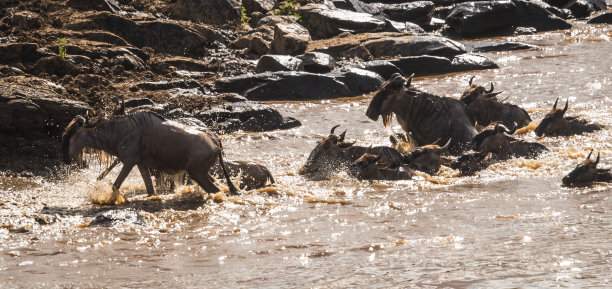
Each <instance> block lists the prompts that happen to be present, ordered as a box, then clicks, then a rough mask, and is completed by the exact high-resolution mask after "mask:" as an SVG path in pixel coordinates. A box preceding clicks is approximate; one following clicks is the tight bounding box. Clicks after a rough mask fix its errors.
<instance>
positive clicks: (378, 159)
mask: <svg viewBox="0 0 612 289" xmlns="http://www.w3.org/2000/svg"><path fill="white" fill-rule="evenodd" d="M380 158H382V154H378V155H377V156H376V157H374V159H373V161H374V162H377V161H380Z"/></svg>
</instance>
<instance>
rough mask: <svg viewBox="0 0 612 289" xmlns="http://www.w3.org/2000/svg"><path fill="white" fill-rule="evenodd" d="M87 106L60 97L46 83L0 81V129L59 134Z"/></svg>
mask: <svg viewBox="0 0 612 289" xmlns="http://www.w3.org/2000/svg"><path fill="white" fill-rule="evenodd" d="M45 82H46V81H45ZM87 110H89V106H88V105H87V104H86V103H83V102H79V101H73V100H66V99H60V98H59V95H58V94H56V93H55V92H53V91H52V90H51V89H50V87H49V84H47V87H44V86H41V87H32V86H25V85H18V84H15V85H5V84H0V111H2V113H0V132H4V133H12V134H19V135H23V136H26V137H32V136H40V135H49V134H50V135H59V133H60V132H61V131H62V130H63V129H64V128H65V127H66V126H67V125H68V123H69V122H70V121H71V120H72V118H73V117H74V116H75V115H77V114H84V113H85V112H86V111H87Z"/></svg>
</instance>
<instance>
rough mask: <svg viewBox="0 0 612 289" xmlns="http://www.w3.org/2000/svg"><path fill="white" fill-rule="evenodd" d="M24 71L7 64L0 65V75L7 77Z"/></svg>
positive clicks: (22, 73)
mask: <svg viewBox="0 0 612 289" xmlns="http://www.w3.org/2000/svg"><path fill="white" fill-rule="evenodd" d="M24 74H25V72H23V70H21V69H19V68H17V67H12V66H8V65H0V76H2V77H8V76H16V75H24Z"/></svg>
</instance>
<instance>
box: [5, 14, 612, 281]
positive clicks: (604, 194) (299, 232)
mask: <svg viewBox="0 0 612 289" xmlns="http://www.w3.org/2000/svg"><path fill="white" fill-rule="evenodd" d="M574 24H575V27H574V28H573V29H571V30H568V31H561V32H548V33H542V34H537V35H529V36H517V37H505V38H497V39H493V40H499V39H506V40H512V41H521V42H525V43H529V44H534V45H537V46H539V49H533V50H525V51H508V52H491V53H485V55H487V56H488V57H490V58H491V59H493V60H494V61H496V62H497V63H498V65H499V66H500V68H499V69H494V70H484V71H476V72H468V73H458V74H447V75H442V76H432V77H419V78H415V79H414V80H413V82H412V83H413V85H414V86H416V87H418V88H420V89H423V90H426V91H428V92H431V93H435V94H439V95H446V96H452V97H458V96H459V95H460V93H461V92H462V91H463V90H464V89H465V88H466V87H467V82H468V79H469V77H470V75H475V76H476V77H475V79H474V81H475V82H476V83H478V84H486V83H488V82H489V81H493V82H494V83H495V86H496V89H498V90H503V91H504V93H502V94H501V95H500V98H506V97H507V98H508V101H509V102H511V103H515V104H519V105H521V106H522V107H523V108H525V109H527V110H528V111H529V113H530V115H531V117H532V119H534V121H535V122H538V121H539V120H540V119H542V117H543V115H544V114H545V113H546V112H547V111H548V110H550V108H551V107H552V104H553V102H554V101H555V99H556V98H557V97H560V102H565V100H566V99H569V103H570V109H569V110H568V113H567V115H574V116H582V117H585V118H588V119H592V120H597V121H598V122H600V123H602V124H604V125H605V126H606V127H607V128H606V129H605V130H603V131H598V132H596V133H590V134H584V135H580V136H572V137H552V138H551V137H546V138H537V137H536V136H535V134H533V132H529V133H527V134H524V135H521V138H523V139H526V140H529V141H538V142H540V143H542V144H544V145H546V146H547V147H548V148H549V149H550V150H551V151H550V152H549V153H546V154H544V155H543V156H541V157H540V158H538V159H536V160H525V159H511V160H509V161H505V162H501V163H498V164H495V165H493V166H491V167H489V168H488V169H486V170H484V171H482V172H480V173H478V174H476V175H474V176H469V177H464V176H460V175H459V173H458V172H457V171H454V170H452V169H449V168H443V169H442V171H441V172H440V173H439V175H436V176H428V175H426V174H423V173H418V174H417V176H416V177H415V178H414V179H413V180H409V181H374V182H370V181H357V180H356V179H353V178H350V177H348V176H346V175H338V176H334V177H333V178H331V179H330V180H324V181H313V180H309V179H307V178H304V177H303V176H301V175H298V174H297V171H298V169H299V168H300V166H301V165H302V164H303V163H304V162H305V160H306V158H307V156H308V153H309V152H310V150H311V149H312V148H313V147H314V146H315V144H316V142H317V141H318V140H320V139H321V138H323V137H325V136H326V135H327V134H328V133H329V130H330V128H331V127H332V126H334V125H336V124H339V125H340V126H341V127H340V130H341V131H342V130H344V129H347V130H348V132H347V139H349V140H356V141H357V143H358V144H360V145H364V146H368V145H370V144H373V145H378V144H383V145H385V144H386V145H388V144H389V141H388V136H389V134H390V133H391V130H393V131H395V132H399V131H401V128H400V127H399V126H398V125H397V123H396V122H394V125H393V126H392V128H391V130H389V129H384V128H383V126H382V122H381V121H380V120H379V122H373V121H370V120H369V119H368V118H367V117H365V109H366V108H367V105H368V103H369V100H370V98H371V95H370V96H363V97H358V98H353V99H338V100H326V101H316V102H282V103H274V102H273V103H270V104H271V105H273V106H274V107H275V108H277V109H279V110H280V111H281V112H282V113H283V114H284V115H290V116H293V117H295V118H297V119H299V120H300V121H302V123H303V126H301V127H299V128H295V129H291V130H286V131H273V132H266V133H245V132H238V133H233V134H231V135H227V136H223V138H222V140H223V144H224V147H225V152H226V159H230V160H250V161H255V162H258V163H261V164H264V165H265V166H267V167H268V168H269V169H270V171H271V172H272V174H273V175H274V177H275V178H276V181H277V184H276V185H275V186H274V187H273V188H268V189H264V190H259V191H248V192H244V194H243V195H242V196H237V197H230V196H225V195H224V194H223V193H219V194H217V195H214V196H204V197H202V196H203V195H202V193H201V192H200V191H199V190H198V189H197V188H195V187H189V186H187V187H180V188H178V189H177V190H176V191H175V192H174V193H172V192H162V194H160V196H159V197H156V198H147V197H146V193H145V189H144V184H143V183H142V180H141V179H140V176H139V174H138V172H137V170H134V171H133V172H132V174H131V175H130V177H129V178H128V179H127V180H126V182H125V183H124V185H123V187H122V192H123V193H124V194H125V195H126V196H127V197H128V198H129V199H130V200H131V202H130V203H129V204H128V205H127V207H128V208H132V209H134V210H135V211H138V212H139V214H140V215H141V216H142V220H141V222H138V224H134V223H126V224H117V225H115V226H111V227H102V226H98V227H88V226H87V224H88V223H89V222H91V221H92V220H93V218H94V216H95V215H96V213H98V212H101V211H104V210H107V209H109V208H108V207H100V206H97V205H93V204H92V201H91V199H92V196H95V195H98V194H103V193H105V192H108V191H109V190H110V181H111V180H114V178H115V177H116V175H117V174H118V170H117V169H115V170H114V171H113V172H112V173H111V175H110V176H109V177H107V179H105V180H103V181H95V178H96V176H97V175H98V174H99V173H100V172H101V170H102V167H101V166H98V165H92V166H90V167H89V168H87V169H84V170H75V171H73V172H72V173H71V175H70V176H69V177H68V178H66V179H63V180H60V181H51V180H46V179H42V178H27V179H22V178H17V179H15V178H0V225H1V226H0V280H2V282H0V287H6V288H24V287H27V288H41V287H44V288H49V287H62V288H66V287H68V288H72V287H79V288H87V287H97V288H99V287H105V288H116V287H130V288H141V287H169V286H174V287H177V288H189V287H198V288H202V287H204V288H254V287H257V288H305V287H313V288H410V287H419V288H422V287H425V288H446V287H450V288H482V287H488V288H525V287H532V288H534V287H557V286H558V287H572V288H575V287H589V288H593V287H609V286H612V282H611V280H610V279H612V277H611V276H612V275H611V274H610V272H612V238H610V237H611V236H612V213H611V212H610V211H608V208H610V207H612V198H611V191H612V185H606V184H596V185H593V186H589V187H585V188H566V187H562V186H561V178H562V177H563V176H564V175H565V174H567V173H568V172H569V171H571V170H572V169H573V168H574V167H575V165H576V164H578V163H579V162H581V161H582V160H583V159H584V158H585V157H586V155H587V154H588V152H589V151H590V150H592V149H594V150H595V151H596V152H600V153H601V157H602V160H601V162H600V167H604V168H606V167H612V142H611V140H612V130H611V129H610V128H612V95H610V91H611V90H612V53H611V52H612V42H611V38H612V26H610V25H608V26H600V25H587V24H584V23H574ZM122 208H124V207H122Z"/></svg>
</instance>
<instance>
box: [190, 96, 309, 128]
mask: <svg viewBox="0 0 612 289" xmlns="http://www.w3.org/2000/svg"><path fill="white" fill-rule="evenodd" d="M196 118H198V119H199V120H201V121H202V122H203V123H204V124H205V125H206V126H207V127H209V128H211V129H213V130H215V131H218V132H221V133H227V132H231V131H236V130H245V131H254V132H261V131H270V130H275V129H281V128H288V127H289V126H288V124H292V125H295V124H296V123H295V121H293V120H292V119H286V118H284V117H283V116H282V115H281V113H280V112H278V110H276V109H274V108H272V107H271V106H269V105H266V104H263V103H258V102H252V101H243V102H235V103H229V104H225V105H222V106H217V107H213V108H211V109H209V110H206V111H203V112H200V113H198V114H196ZM297 125H298V126H299V125H300V124H299V122H298V124H297Z"/></svg>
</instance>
